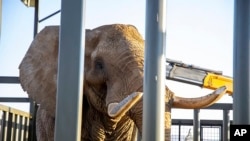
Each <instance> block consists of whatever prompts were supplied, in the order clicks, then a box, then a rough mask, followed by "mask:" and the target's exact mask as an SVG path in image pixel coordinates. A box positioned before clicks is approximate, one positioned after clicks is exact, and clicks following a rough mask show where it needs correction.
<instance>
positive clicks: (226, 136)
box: [222, 110, 230, 141]
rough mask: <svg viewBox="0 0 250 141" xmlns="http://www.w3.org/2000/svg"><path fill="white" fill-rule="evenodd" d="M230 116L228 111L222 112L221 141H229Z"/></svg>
mask: <svg viewBox="0 0 250 141" xmlns="http://www.w3.org/2000/svg"><path fill="white" fill-rule="evenodd" d="M229 126H230V115H229V110H223V133H222V134H223V136H222V138H223V141H229Z"/></svg>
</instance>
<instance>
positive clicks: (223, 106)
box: [203, 103, 233, 110]
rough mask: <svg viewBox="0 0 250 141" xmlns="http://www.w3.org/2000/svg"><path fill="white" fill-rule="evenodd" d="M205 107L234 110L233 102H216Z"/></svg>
mask: <svg viewBox="0 0 250 141" xmlns="http://www.w3.org/2000/svg"><path fill="white" fill-rule="evenodd" d="M203 109H211V110H233V104H231V103H216V104H213V105H211V106H209V107H206V108H203Z"/></svg>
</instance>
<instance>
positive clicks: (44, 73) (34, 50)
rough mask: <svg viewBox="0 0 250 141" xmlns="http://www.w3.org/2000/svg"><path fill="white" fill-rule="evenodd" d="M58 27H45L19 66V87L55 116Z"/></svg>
mask: <svg viewBox="0 0 250 141" xmlns="http://www.w3.org/2000/svg"><path fill="white" fill-rule="evenodd" d="M58 43H59V26H47V27H45V28H44V29H43V30H42V31H41V32H40V33H38V34H37V36H36V37H35V39H34V40H33V41H32V43H31V45H30V48H29V49H28V51H27V52H26V55H25V56H24V58H23V60H22V61H21V64H20V66H19V79H20V83H21V86H22V88H23V90H24V91H26V92H27V93H28V95H29V97H30V98H31V99H32V100H34V101H35V102H37V103H38V104H40V105H41V106H42V107H43V108H45V109H46V110H47V111H49V113H51V114H52V115H54V114H55V108H56V107H55V106H56V86H57V84H56V83H57V62H58V61H57V60H58V59H57V58H58Z"/></svg>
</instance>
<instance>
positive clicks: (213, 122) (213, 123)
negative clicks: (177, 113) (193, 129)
mask: <svg viewBox="0 0 250 141" xmlns="http://www.w3.org/2000/svg"><path fill="white" fill-rule="evenodd" d="M232 122H233V121H232V120H231V121H230V123H232ZM172 125H190V126H192V125H193V119H172ZM200 125H201V126H221V125H223V121H222V120H200Z"/></svg>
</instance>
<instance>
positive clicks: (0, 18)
mask: <svg viewBox="0 0 250 141" xmlns="http://www.w3.org/2000/svg"><path fill="white" fill-rule="evenodd" d="M1 34H2V0H0V43H1Z"/></svg>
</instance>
